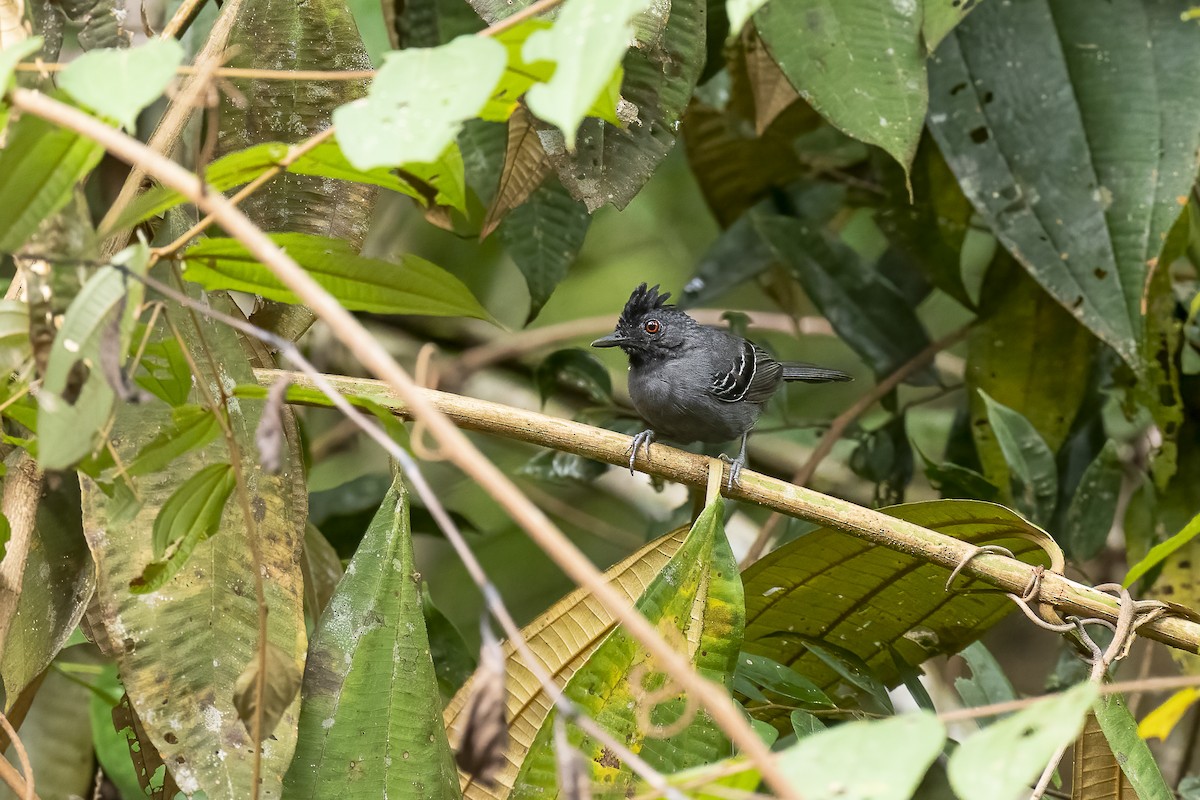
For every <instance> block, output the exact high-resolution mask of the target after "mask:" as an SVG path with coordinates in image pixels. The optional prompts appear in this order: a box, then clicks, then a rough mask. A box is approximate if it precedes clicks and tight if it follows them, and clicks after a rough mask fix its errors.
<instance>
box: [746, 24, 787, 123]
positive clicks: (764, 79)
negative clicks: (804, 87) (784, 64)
mask: <svg viewBox="0 0 1200 800" xmlns="http://www.w3.org/2000/svg"><path fill="white" fill-rule="evenodd" d="M742 43H743V48H744V52H745V56H746V73H747V76H748V77H749V79H750V90H751V92H753V94H754V132H755V133H757V134H758V135H759V136H762V135H763V132H764V131H766V130H767V128H769V127H770V126H771V123H772V122H774V121H775V118H776V117H778V116H779V115H780V114H782V113H783V112H784V110H785V109H787V108H788V107H789V106H791V105H792V103H795V102H797V101H798V100H799V99H800V95H799V93H798V92H797V91H796V89H795V87H793V86H792V84H791V81H789V80H788V79H787V76H786V75H784V74H783V70H781V69H780V68H779V65H778V64H776V63H775V59H773V58H771V54H770V53H768V52H767V48H766V47H765V46H763V43H762V40H761V39H759V38H758V36H757V35H755V34H754V33H752V32H751V30H750V29H749V28H748V29H747V31H746V34H745V35H744V36H743V39H742Z"/></svg>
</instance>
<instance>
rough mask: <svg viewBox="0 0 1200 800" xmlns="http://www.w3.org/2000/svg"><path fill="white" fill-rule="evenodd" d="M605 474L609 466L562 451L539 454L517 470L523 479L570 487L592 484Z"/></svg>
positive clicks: (548, 451)
mask: <svg viewBox="0 0 1200 800" xmlns="http://www.w3.org/2000/svg"><path fill="white" fill-rule="evenodd" d="M605 472H608V465H607V464H605V463H603V462H600V461H594V460H592V459H590V458H584V457H583V456H577V455H575V454H574V453H564V452H562V451H561V450H546V451H543V452H541V453H538V454H537V455H535V456H534V457H533V458H531V459H529V460H528V461H526V462H525V463H524V464H522V465H521V468H520V469H519V470H517V474H518V475H521V476H523V477H527V478H533V479H535V480H539V481H546V482H547V483H555V484H559V485H568V486H569V485H571V484H576V485H578V484H580V483H591V482H592V481H594V480H596V479H597V478H599V477H600V476H601V475H603V474H604V473H605Z"/></svg>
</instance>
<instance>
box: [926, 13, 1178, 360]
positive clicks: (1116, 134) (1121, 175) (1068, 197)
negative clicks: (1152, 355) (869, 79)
mask: <svg viewBox="0 0 1200 800" xmlns="http://www.w3.org/2000/svg"><path fill="white" fill-rule="evenodd" d="M1190 5H1191V4H1190V2H1188V0H1171V1H1169V2H1156V3H1142V2H1139V0H1119V1H1118V2H1112V3H1104V4H1102V5H1097V4H1094V3H1090V2H1087V0H1062V1H1061V2H1054V3H1051V2H1049V0H1037V1H1036V2H1029V3H1020V4H1014V3H997V2H985V3H980V4H979V8H978V9H977V10H975V11H973V12H972V13H971V15H970V16H969V17H968V18H967V19H966V20H964V21H963V22H962V24H960V25H959V26H958V28H957V29H956V30H955V32H954V34H953V35H952V36H948V37H947V38H946V40H945V41H944V42H943V43H942V46H941V47H940V48H939V49H938V52H937V54H936V56H935V57H934V59H933V64H932V66H931V68H930V80H929V84H930V115H929V121H930V127H931V129H932V131H933V134H934V136H935V137H936V138H937V140H938V144H939V145H940V147H941V150H942V152H943V153H944V154H945V155H946V160H947V161H948V162H949V164H950V167H951V168H952V169H953V170H954V172H955V174H956V175H957V176H958V178H959V182H960V184H961V185H962V187H963V191H964V192H965V193H966V195H967V197H969V198H970V199H971V201H972V203H974V204H975V207H976V208H977V209H978V210H979V212H980V214H982V215H983V216H984V218H985V219H986V220H987V221H988V223H989V225H990V226H991V227H992V229H993V230H994V231H995V232H996V235H997V236H998V237H999V238H1000V241H1001V242H1003V243H1004V245H1005V247H1007V248H1008V249H1009V251H1011V252H1012V254H1013V255H1014V256H1015V257H1016V258H1017V260H1018V261H1020V262H1021V264H1022V265H1023V266H1024V267H1025V268H1026V269H1027V270H1028V271H1029V272H1030V274H1032V275H1033V276H1034V278H1036V279H1037V281H1038V283H1040V284H1041V285H1042V286H1043V287H1044V288H1045V289H1046V291H1048V292H1049V293H1050V294H1051V295H1053V296H1054V298H1055V299H1056V300H1057V301H1058V302H1059V303H1061V304H1062V305H1063V306H1064V307H1066V309H1067V310H1068V311H1069V312H1071V314H1073V315H1074V316H1075V317H1076V318H1078V319H1079V320H1080V321H1081V322H1083V324H1084V325H1086V326H1087V327H1088V328H1089V329H1090V330H1091V331H1092V332H1093V333H1094V334H1095V335H1096V336H1097V337H1099V338H1100V339H1101V340H1102V341H1104V342H1105V343H1107V344H1108V345H1109V346H1111V347H1112V348H1113V349H1115V350H1116V351H1117V352H1118V353H1119V354H1120V355H1121V357H1122V358H1124V359H1125V360H1126V361H1127V362H1128V363H1129V364H1130V365H1132V366H1134V367H1135V368H1136V367H1138V364H1139V352H1138V351H1139V342H1140V340H1141V338H1142V331H1141V327H1142V326H1141V319H1140V317H1141V310H1140V303H1141V299H1142V292H1143V287H1144V284H1145V276H1146V269H1147V263H1148V262H1150V261H1152V260H1153V259H1155V258H1156V257H1157V256H1158V254H1159V251H1160V250H1161V248H1162V246H1163V242H1164V239H1165V238H1166V235H1167V232H1168V230H1169V229H1170V227H1171V224H1172V223H1173V222H1174V220H1175V218H1176V217H1178V216H1179V212H1180V210H1181V206H1180V204H1179V198H1180V197H1184V196H1186V195H1187V194H1188V191H1189V190H1190V188H1191V185H1192V181H1193V179H1194V177H1195V174H1196V167H1197V144H1198V143H1200V107H1198V106H1197V105H1196V104H1195V103H1193V102H1191V98H1193V97H1195V96H1196V94H1197V92H1200V52H1198V51H1197V50H1196V49H1195V48H1194V47H1192V46H1191V45H1192V37H1193V35H1194V33H1195V30H1194V27H1193V26H1192V24H1191V23H1186V22H1183V21H1181V19H1180V14H1181V13H1182V12H1184V11H1186V10H1187V9H1188V8H1189V7H1190ZM1014 64H1020V69H1014V66H1013V65H1014ZM1131 98H1136V102H1132V101H1131Z"/></svg>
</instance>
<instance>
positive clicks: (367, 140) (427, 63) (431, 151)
mask: <svg viewBox="0 0 1200 800" xmlns="http://www.w3.org/2000/svg"><path fill="white" fill-rule="evenodd" d="M506 62H507V57H506V54H505V51H504V47H503V45H501V44H499V43H498V42H495V41H493V40H491V39H487V38H480V37H475V36H460V37H459V38H457V39H455V40H454V41H452V42H450V43H448V44H445V45H442V46H441V47H434V48H414V49H410V50H402V51H399V52H393V53H389V54H388V55H387V57H386V58H385V59H384V62H383V66H382V67H380V69H379V71H378V73H376V75H375V80H374V81H373V82H372V84H371V89H370V92H369V93H368V94H367V97H366V98H365V99H363V100H357V101H355V102H353V103H350V104H349V105H346V106H342V107H341V108H339V109H337V110H336V111H335V112H334V114H333V122H334V124H335V125H336V126H337V137H338V142H339V143H340V144H341V146H342V151H343V152H344V153H345V154H346V158H347V159H348V160H349V161H350V163H351V164H353V165H354V166H356V167H358V168H359V169H371V168H372V167H384V166H397V165H400V164H403V163H405V162H408V161H433V160H435V159H436V158H437V157H438V156H440V155H441V154H442V151H443V150H445V149H446V147H447V146H448V145H449V144H450V143H451V142H453V141H454V137H455V136H457V135H458V131H459V128H460V127H461V126H462V123H463V121H464V120H467V119H470V118H471V117H474V116H475V115H476V114H478V113H479V110H480V109H481V108H482V107H483V104H484V103H485V102H486V101H487V99H488V98H489V97H490V96H491V94H492V90H493V89H494V88H495V86H496V84H497V82H498V81H499V80H500V76H501V75H502V74H503V72H504V66H505V64H506ZM589 102H590V101H589Z"/></svg>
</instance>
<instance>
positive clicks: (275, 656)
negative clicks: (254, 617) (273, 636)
mask: <svg viewBox="0 0 1200 800" xmlns="http://www.w3.org/2000/svg"><path fill="white" fill-rule="evenodd" d="M266 648H267V650H266V670H265V672H266V680H265V681H264V684H263V690H262V698H263V701H262V703H261V705H262V711H261V712H260V711H259V705H260V703H259V693H258V680H259V675H261V674H262V673H263V670H262V669H261V667H262V662H260V661H259V657H258V655H257V654H256V655H255V656H254V658H253V659H252V660H251V661H250V663H249V664H247V665H246V669H244V670H242V674H241V675H239V676H238V679H237V683H235V684H234V685H233V707H234V708H236V709H237V712H238V719H240V720H241V721H242V724H243V725H245V726H246V732H247V733H249V734H250V735H251V736H254V728H255V726H256V725H257V724H259V723H258V722H257V721H256V718H257V717H258V715H259V714H260V713H261V715H262V717H261V719H262V723H261V724H262V733H261V735H260V738H261V739H264V740H265V739H267V738H269V737H270V736H271V735H272V734H273V733H274V731H275V727H276V726H277V725H279V720H280V719H282V718H283V714H284V712H285V711H287V709H288V706H290V705H291V704H292V700H293V699H294V698H295V697H296V693H297V692H299V691H300V679H301V677H302V675H301V673H300V669H299V667H297V666H296V660H295V659H293V658H292V657H291V656H290V655H288V654H287V653H285V652H283V651H282V650H280V649H279V648H278V647H276V646H275V645H273V644H271V643H270V642H267V643H266Z"/></svg>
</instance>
